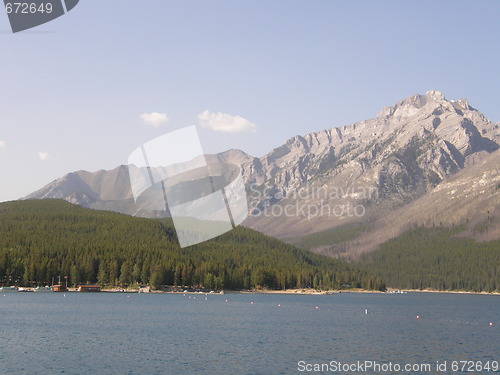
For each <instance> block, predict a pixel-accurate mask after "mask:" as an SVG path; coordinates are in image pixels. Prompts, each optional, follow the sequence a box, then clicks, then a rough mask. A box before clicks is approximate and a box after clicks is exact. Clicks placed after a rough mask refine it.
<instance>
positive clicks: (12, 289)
mask: <svg viewBox="0 0 500 375" xmlns="http://www.w3.org/2000/svg"><path fill="white" fill-rule="evenodd" d="M17 290H18V289H17V287H16V286H2V287H0V293H5V292H17Z"/></svg>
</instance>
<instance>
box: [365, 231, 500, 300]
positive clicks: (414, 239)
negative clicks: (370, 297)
mask: <svg viewBox="0 0 500 375" xmlns="http://www.w3.org/2000/svg"><path fill="white" fill-rule="evenodd" d="M463 229H464V228H462V227H455V228H439V227H436V228H423V227H416V228H414V229H412V230H410V231H408V232H406V233H404V234H403V235H401V236H399V237H397V238H395V239H392V240H390V241H388V242H386V243H384V244H383V245H381V246H380V248H379V250H377V251H375V252H373V253H370V254H366V255H364V256H363V257H362V263H363V265H364V266H365V267H366V270H367V271H369V272H373V273H375V274H378V275H380V276H382V275H383V277H384V280H385V281H386V283H387V285H388V286H389V287H393V288H399V289H426V288H431V289H437V290H467V291H476V292H481V291H485V292H493V291H500V241H491V242H475V241H474V240H471V239H468V238H464V237H463V236H461V234H462V235H463ZM476 230H482V228H479V227H478V228H476Z"/></svg>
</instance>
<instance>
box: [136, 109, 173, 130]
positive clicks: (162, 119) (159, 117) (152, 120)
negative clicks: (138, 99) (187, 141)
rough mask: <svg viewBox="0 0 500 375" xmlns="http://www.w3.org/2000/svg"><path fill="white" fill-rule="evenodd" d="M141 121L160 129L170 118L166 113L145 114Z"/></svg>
mask: <svg viewBox="0 0 500 375" xmlns="http://www.w3.org/2000/svg"><path fill="white" fill-rule="evenodd" d="M141 119H142V121H143V122H144V124H145V125H151V126H153V127H155V128H157V127H159V126H160V125H161V124H163V123H166V122H168V116H167V114H166V113H158V112H151V113H143V114H142V115H141Z"/></svg>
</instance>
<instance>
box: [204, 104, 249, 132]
mask: <svg viewBox="0 0 500 375" xmlns="http://www.w3.org/2000/svg"><path fill="white" fill-rule="evenodd" d="M198 121H199V122H200V125H201V126H203V127H205V128H209V129H212V130H213V131H216V132H223V133H242V132H252V133H255V131H256V128H257V125H255V124H254V123H253V122H250V121H248V120H247V119H244V118H243V117H241V116H233V115H229V114H227V113H222V112H217V113H215V112H209V111H208V110H206V111H203V112H202V113H200V114H199V115H198Z"/></svg>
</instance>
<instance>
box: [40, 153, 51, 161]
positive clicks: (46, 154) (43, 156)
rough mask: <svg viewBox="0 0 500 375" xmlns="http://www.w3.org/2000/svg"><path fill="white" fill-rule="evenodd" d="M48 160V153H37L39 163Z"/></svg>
mask: <svg viewBox="0 0 500 375" xmlns="http://www.w3.org/2000/svg"><path fill="white" fill-rule="evenodd" d="M48 158H49V153H48V152H39V153H38V159H40V160H41V161H44V160H47V159H48Z"/></svg>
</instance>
